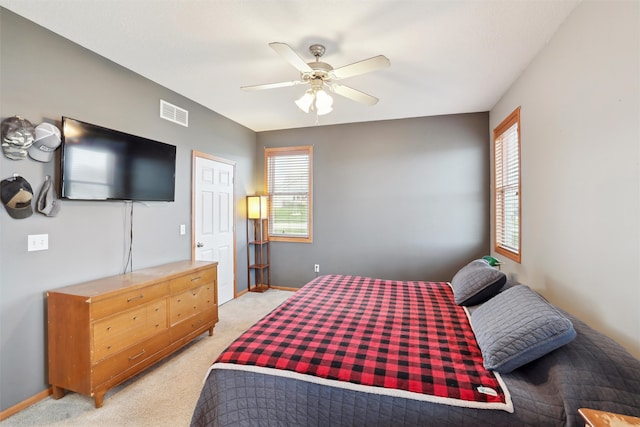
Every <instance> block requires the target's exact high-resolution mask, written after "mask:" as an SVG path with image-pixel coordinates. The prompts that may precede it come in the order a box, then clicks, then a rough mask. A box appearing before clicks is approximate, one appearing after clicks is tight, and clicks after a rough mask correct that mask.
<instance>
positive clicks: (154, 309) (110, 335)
mask: <svg viewBox="0 0 640 427" xmlns="http://www.w3.org/2000/svg"><path fill="white" fill-rule="evenodd" d="M166 329H167V303H166V299H162V300H156V301H154V302H152V303H151V304H146V305H142V306H139V307H137V308H134V309H132V310H128V311H126V312H124V313H121V314H117V315H114V316H111V317H108V318H105V319H102V320H99V321H97V322H94V324H93V355H92V358H91V360H93V361H97V360H101V359H104V358H106V357H109V356H111V355H114V354H116V353H118V352H120V351H122V350H123V349H125V348H127V347H130V346H132V345H134V344H136V343H139V342H140V341H142V340H145V339H147V338H149V337H151V336H153V335H155V334H158V333H159V332H161V331H164V330H166Z"/></svg>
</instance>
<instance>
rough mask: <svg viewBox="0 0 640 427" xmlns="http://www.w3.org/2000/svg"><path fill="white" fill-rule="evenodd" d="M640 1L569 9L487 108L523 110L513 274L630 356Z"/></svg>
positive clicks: (637, 330) (639, 171) (634, 347)
mask: <svg viewBox="0 0 640 427" xmlns="http://www.w3.org/2000/svg"><path fill="white" fill-rule="evenodd" d="M638 17H640V2H637V1H632V2H622V1H611V2H592V1H586V2H583V3H581V4H579V5H578V6H577V7H576V9H575V10H574V11H573V13H572V14H571V15H570V16H569V17H568V18H567V20H566V21H565V22H564V24H563V25H562V26H561V27H560V29H559V30H558V31H557V33H556V34H555V35H554V37H553V38H552V39H551V41H550V42H549V44H548V45H547V46H546V47H545V48H544V49H543V50H542V51H541V52H540V54H539V55H538V56H537V57H536V58H535V59H534V60H533V61H532V62H531V64H530V65H529V67H528V68H527V70H526V71H525V72H524V73H523V74H522V76H521V77H520V78H519V79H518V80H517V81H516V82H515V83H514V84H513V86H512V87H511V88H510V89H509V90H508V91H507V93H506V94H505V95H504V97H503V98H502V99H501V100H500V102H498V104H497V105H496V106H495V107H494V108H493V109H492V110H491V127H492V128H493V127H495V126H496V125H497V124H498V123H500V121H501V120H503V119H504V117H506V116H507V115H508V114H509V113H510V112H511V111H513V109H514V108H515V107H517V106H518V105H521V106H522V109H521V123H522V134H521V136H522V263H521V264H515V263H513V262H510V261H506V263H505V265H504V267H503V270H504V271H506V272H507V273H509V275H510V276H511V277H512V279H514V280H518V281H521V282H523V283H526V284H528V285H529V286H531V287H533V288H535V289H537V290H539V291H540V292H541V293H542V294H543V295H545V296H546V297H547V298H548V299H549V300H551V301H552V302H554V303H556V304H558V305H560V306H561V307H563V308H564V309H566V310H568V311H569V312H572V313H574V314H576V315H577V316H578V317H580V318H582V319H583V320H585V321H586V322H587V323H589V324H590V325H591V326H593V327H595V328H596V329H599V330H601V331H603V332H605V333H606V334H607V335H609V336H611V337H612V338H614V339H615V340H616V341H618V342H620V343H621V344H623V345H624V346H625V347H626V348H627V349H629V350H630V351H631V352H632V353H633V354H634V355H635V356H636V357H640V310H638V305H639V304H640V26H639V25H638Z"/></svg>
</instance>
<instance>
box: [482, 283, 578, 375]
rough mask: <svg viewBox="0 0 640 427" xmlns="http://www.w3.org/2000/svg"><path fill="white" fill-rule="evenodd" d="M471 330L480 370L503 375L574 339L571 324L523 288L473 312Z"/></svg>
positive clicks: (526, 287) (519, 287)
mask: <svg viewBox="0 0 640 427" xmlns="http://www.w3.org/2000/svg"><path fill="white" fill-rule="evenodd" d="M471 327H472V328H473V332H474V333H475V335H476V340H477V341H478V346H479V347H480V350H481V351H482V358H483V359H484V367H485V368H487V369H489V370H493V371H496V372H500V373H503V374H506V373H509V372H511V371H513V370H514V369H517V368H519V367H520V366H522V365H525V364H527V363H529V362H532V361H534V360H536V359H538V358H540V357H542V356H544V355H545V354H547V353H549V352H551V351H553V350H555V349H557V348H559V347H562V346H563V345H565V344H567V343H569V342H571V341H572V340H573V339H574V338H575V337H576V331H575V330H574V329H573V324H572V323H571V321H570V320H569V319H567V318H566V317H565V316H564V315H563V314H562V313H561V312H560V311H559V310H558V309H557V308H556V307H554V306H553V305H551V304H549V302H547V301H546V300H545V299H544V298H543V297H542V296H541V295H539V294H538V293H537V292H535V291H533V290H532V289H530V288H529V287H528V286H525V285H517V286H514V287H512V288H509V289H507V290H506V291H503V292H501V293H500V294H498V295H496V296H495V297H493V298H492V299H490V300H489V301H487V302H486V303H484V304H482V305H481V306H480V307H478V308H477V309H475V310H474V312H473V313H472V314H471Z"/></svg>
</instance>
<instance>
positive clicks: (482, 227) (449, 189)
mask: <svg viewBox="0 0 640 427" xmlns="http://www.w3.org/2000/svg"><path fill="white" fill-rule="evenodd" d="M488 135H489V127H488V113H475V114H461V115H452V116H439V117H426V118H415V119H403V120H391V121H384V122H374V123H358V124H347V125H337V126H321V127H316V128H306V129H290V130H282V131H271V132H261V133H259V134H258V147H257V154H258V157H259V159H260V160H259V162H258V167H259V168H260V169H259V172H258V173H259V174H260V175H261V174H263V169H262V167H263V163H264V147H281V146H295V145H313V146H314V148H313V150H314V151H313V155H314V158H313V161H314V163H313V184H314V186H313V208H314V210H313V243H286V242H273V243H271V255H272V257H271V258H272V259H271V265H272V273H271V281H272V283H273V284H275V285H279V286H287V287H299V286H302V285H304V284H305V283H306V282H307V281H309V280H310V279H312V278H313V277H315V273H313V265H314V264H320V273H321V274H332V273H336V274H357V275H366V276H370V277H380V278H388V279H397V280H450V279H451V277H452V276H453V274H455V272H456V271H457V269H459V268H460V267H461V266H462V265H464V264H465V263H467V262H468V261H469V260H470V259H472V258H477V257H480V256H482V255H486V254H487V253H488V250H489V231H488V230H489V164H490V163H489V136H488Z"/></svg>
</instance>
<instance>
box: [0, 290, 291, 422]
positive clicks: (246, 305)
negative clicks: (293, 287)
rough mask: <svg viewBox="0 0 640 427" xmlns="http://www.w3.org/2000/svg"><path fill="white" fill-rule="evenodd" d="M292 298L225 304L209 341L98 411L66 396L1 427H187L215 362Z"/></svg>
mask: <svg viewBox="0 0 640 427" xmlns="http://www.w3.org/2000/svg"><path fill="white" fill-rule="evenodd" d="M291 295H293V293H292V292H288V291H279V290H274V289H270V290H269V291H267V292H265V293H262V294H259V293H248V294H245V295H243V296H241V297H239V298H237V299H235V300H232V301H229V302H228V303H226V304H223V305H222V306H221V307H220V309H219V310H220V311H219V317H220V321H219V322H218V323H217V324H216V327H215V328H214V330H213V336H212V337H210V336H209V335H208V334H206V333H205V334H203V335H201V336H200V337H198V338H197V339H196V340H195V341H194V342H193V343H192V344H190V345H188V346H187V347H185V348H183V349H182V350H180V351H179V352H178V353H176V354H174V355H173V356H170V357H169V358H168V359H166V360H165V361H163V362H160V363H159V364H157V365H156V366H154V367H152V368H150V369H147V370H146V371H145V372H143V373H141V374H140V375H138V376H137V377H135V378H133V379H132V380H129V381H127V382H125V383H123V384H122V385H120V386H118V387H116V388H114V389H112V390H110V391H109V392H108V393H107V394H106V396H105V399H104V405H103V406H102V408H100V409H96V408H95V407H94V402H93V399H91V398H89V397H86V396H81V395H79V394H76V393H68V394H67V395H66V396H65V397H63V398H62V399H60V400H54V399H53V398H47V399H44V400H42V401H40V402H38V403H37V404H35V405H33V406H31V407H29V408H27V409H25V410H23V411H21V412H19V413H17V414H15V415H14V416H12V417H9V418H8V419H6V420H4V421H2V422H1V423H0V426H2V427H5V426H105V427H106V426H109V427H110V426H136V427H137V426H172V427H173V426H188V425H189V423H190V421H191V413H192V412H193V408H194V407H195V405H196V401H197V400H198V397H199V395H200V390H201V388H202V382H203V380H204V377H205V374H206V372H207V370H208V368H209V366H210V365H211V363H212V362H213V360H214V359H215V358H216V357H217V355H218V354H219V353H220V352H221V351H222V350H224V349H225V348H226V347H227V346H228V345H229V344H230V343H231V342H232V341H233V340H234V339H235V338H236V337H238V336H239V335H240V334H241V333H242V332H243V331H245V330H246V329H247V328H249V327H250V326H251V325H252V324H253V323H255V322H256V321H257V320H258V319H260V318H262V317H264V316H265V315H266V314H267V313H269V312H270V311H271V310H273V309H274V308H275V307H277V306H278V305H279V304H281V303H282V302H283V301H284V300H286V299H287V298H288V297H290V296H291Z"/></svg>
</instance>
